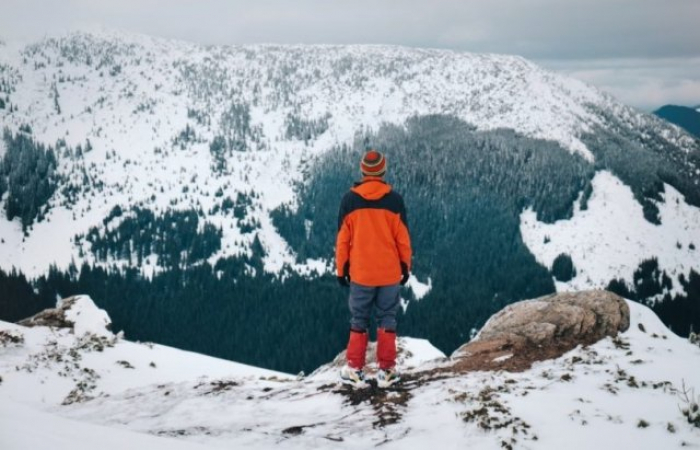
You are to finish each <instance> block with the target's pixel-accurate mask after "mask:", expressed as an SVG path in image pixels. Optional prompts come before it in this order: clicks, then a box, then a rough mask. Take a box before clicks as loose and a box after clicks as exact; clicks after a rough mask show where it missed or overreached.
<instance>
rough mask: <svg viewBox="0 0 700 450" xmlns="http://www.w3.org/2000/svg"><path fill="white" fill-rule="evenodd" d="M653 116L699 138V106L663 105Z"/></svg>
mask: <svg viewBox="0 0 700 450" xmlns="http://www.w3.org/2000/svg"><path fill="white" fill-rule="evenodd" d="M654 114H656V115H657V116H659V117H661V118H662V119H665V120H667V121H669V122H671V123H672V124H674V125H677V126H679V127H681V128H683V129H684V130H686V131H687V132H688V133H690V134H692V135H693V136H695V137H698V138H700V106H695V107H689V106H679V105H665V106H662V107H661V108H659V109H657V110H656V111H654Z"/></svg>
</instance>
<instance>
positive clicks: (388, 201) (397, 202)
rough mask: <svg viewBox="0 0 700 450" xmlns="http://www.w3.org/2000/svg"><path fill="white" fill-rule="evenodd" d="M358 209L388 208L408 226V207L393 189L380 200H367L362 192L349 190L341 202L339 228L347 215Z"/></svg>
mask: <svg viewBox="0 0 700 450" xmlns="http://www.w3.org/2000/svg"><path fill="white" fill-rule="evenodd" d="M358 209H386V210H387V211H391V212H393V213H395V214H399V215H400V216H401V221H402V222H403V223H404V225H406V228H408V221H407V220H406V208H405V206H404V203H403V198H402V197H401V195H400V194H399V193H397V192H394V191H391V192H389V193H388V194H386V195H385V196H384V197H382V198H380V199H378V200H367V199H365V198H364V197H362V196H361V195H360V194H357V193H355V192H353V191H349V192H348V193H346V194H345V196H344V197H343V200H342V201H341V202H340V211H339V213H338V230H340V227H341V226H342V225H343V220H345V217H346V216H347V215H348V214H350V213H352V212H353V211H356V210H358Z"/></svg>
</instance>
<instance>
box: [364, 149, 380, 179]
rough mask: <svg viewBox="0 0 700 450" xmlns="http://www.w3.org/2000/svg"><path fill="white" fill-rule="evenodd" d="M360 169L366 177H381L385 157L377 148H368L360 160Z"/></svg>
mask: <svg viewBox="0 0 700 450" xmlns="http://www.w3.org/2000/svg"><path fill="white" fill-rule="evenodd" d="M360 171H362V175H364V176H366V177H382V176H384V174H385V173H386V158H385V157H384V155H383V154H382V153H380V152H378V151H377V150H374V149H371V150H368V151H367V152H366V153H365V155H364V156H363V157H362V161H360Z"/></svg>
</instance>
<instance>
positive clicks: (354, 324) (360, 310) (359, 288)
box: [348, 282, 401, 331]
mask: <svg viewBox="0 0 700 450" xmlns="http://www.w3.org/2000/svg"><path fill="white" fill-rule="evenodd" d="M400 290H401V285H399V284H393V285H391V286H379V287H372V286H363V285H361V284H357V283H354V282H351V283H350V298H349V299H348V304H349V305H350V313H351V314H352V318H351V319H350V328H351V329H353V330H357V331H367V329H368V328H369V318H370V315H371V314H372V307H373V306H374V307H376V311H377V312H376V315H375V318H376V320H377V326H378V327H379V328H384V329H386V330H392V331H396V313H397V311H398V310H399V306H400V304H401V303H400V301H399V299H400V296H399V292H400Z"/></svg>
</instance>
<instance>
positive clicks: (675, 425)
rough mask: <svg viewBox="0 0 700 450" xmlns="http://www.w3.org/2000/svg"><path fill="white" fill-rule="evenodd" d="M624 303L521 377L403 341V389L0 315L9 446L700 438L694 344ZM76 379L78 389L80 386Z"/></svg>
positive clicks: (687, 442) (638, 442) (657, 443)
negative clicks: (688, 412)
mask: <svg viewBox="0 0 700 450" xmlns="http://www.w3.org/2000/svg"><path fill="white" fill-rule="evenodd" d="M88 306H89V305H88ZM88 306H83V308H88ZM629 306H630V309H631V326H630V328H629V330H628V331H627V332H625V333H622V334H621V335H620V336H619V337H618V338H615V339H611V338H606V339H604V340H602V341H600V342H598V343H597V344H595V345H592V346H590V347H586V348H581V347H578V348H576V349H574V350H572V351H571V352H569V353H567V354H565V355H564V356H562V357H561V358H559V359H556V360H551V361H544V362H540V363H536V364H535V365H534V366H533V367H532V368H531V369H530V370H527V371H525V372H522V373H509V372H502V371H495V372H471V373H461V374H454V373H453V374H449V373H448V374H444V373H441V375H440V376H436V375H435V373H434V372H432V373H431V372H430V369H433V368H436V367H444V366H445V365H446V364H449V361H445V360H444V359H443V358H439V359H436V360H432V361H426V359H431V358H432V357H434V356H439V355H437V354H435V353H434V352H433V350H431V346H429V344H427V343H425V342H408V343H407V345H408V347H409V348H410V350H411V352H412V353H414V356H415V357H416V358H418V359H419V360H420V361H418V363H417V368H415V369H410V370H409V369H408V364H407V363H405V365H404V366H402V368H404V369H405V377H406V383H405V384H404V386H403V387H402V388H399V389H396V390H393V391H384V392H381V391H377V392H370V393H369V395H367V396H362V395H360V394H362V391H352V390H347V389H344V388H341V387H338V386H337V385H336V383H333V382H332V381H330V380H329V379H328V378H327V377H325V376H321V377H318V378H316V377H313V376H312V377H306V378H300V379H298V378H295V377H291V376H288V375H284V374H278V373H272V372H270V371H265V370H260V369H256V368H252V367H247V366H243V365H240V364H235V363H231V362H226V361H220V360H216V359H213V358H208V357H205V356H201V355H196V354H192V353H188V352H183V351H179V350H174V349H169V348H167V347H162V346H151V345H147V344H136V343H130V342H126V341H124V340H121V339H118V338H116V337H114V336H112V337H109V338H105V339H104V340H99V339H98V340H95V339H97V338H96V337H94V335H92V336H93V337H92V338H91V337H89V336H91V335H88V337H86V336H82V337H81V336H79V335H75V334H72V333H71V332H70V331H69V330H67V329H63V330H57V329H48V328H43V327H37V328H24V327H21V326H18V325H13V324H8V323H0V332H2V333H4V336H5V340H4V341H3V342H4V344H2V346H0V376H1V377H2V382H1V383H0V444H1V445H0V446H1V447H2V448H3V450H16V449H22V450H24V449H27V448H44V447H45V448H52V449H55V450H83V449H86V450H87V449H93V448H107V449H110V448H150V449H160V448H163V449H166V448H167V449H180V448H183V449H190V448H192V449H194V448H252V449H270V448H278V447H279V448H298V449H308V448H328V449H330V448H333V449H339V448H347V449H365V448H369V447H374V446H378V445H381V446H382V447H386V448H389V449H392V448H397V449H423V448H426V447H433V446H439V447H440V448H447V449H452V448H454V449H457V448H460V449H462V448H479V449H501V448H524V449H561V448H567V449H590V448H622V447H625V448H637V449H661V448H663V449H666V448H677V447H684V448H698V447H700V428H698V427H694V426H693V425H691V424H689V423H688V422H687V421H686V419H685V417H684V416H683V414H682V412H681V409H682V408H683V407H684V400H683V394H682V390H683V387H684V386H685V389H686V391H687V392H688V393H689V394H690V395H691V396H692V395H693V393H691V392H690V391H692V390H695V391H694V393H695V394H694V395H695V396H696V397H697V395H698V393H699V392H700V391H698V389H700V379H699V378H698V376H697V374H698V368H699V367H700V348H699V347H697V346H694V345H691V344H690V343H688V341H687V340H684V339H682V338H679V337H678V336H676V335H674V334H673V333H671V332H670V331H669V330H668V329H666V328H665V327H664V325H663V324H662V323H661V322H660V321H659V319H658V318H657V317H656V316H655V315H654V313H653V312H651V311H650V310H649V309H648V308H646V307H644V306H641V305H639V304H636V303H632V302H629ZM88 309H89V308H88ZM81 316H83V317H89V316H90V314H81ZM9 335H12V336H15V340H20V339H19V337H20V336H21V337H23V342H15V343H12V342H11V340H10V339H7V336H9ZM98 342H102V343H103V344H104V345H103V346H102V350H101V351H100V350H99V348H98V347H97V346H96V343H98ZM151 362H154V365H155V367H153V366H152V365H151V364H150V363H151ZM81 382H82V383H81ZM91 385H92V386H94V387H93V388H90V386H91ZM81 386H82V387H81ZM75 389H79V390H80V389H82V390H83V391H84V394H85V395H83V396H82V397H81V396H76V395H72V396H71V395H70V392H71V391H74V390H75ZM174 438H177V439H174Z"/></svg>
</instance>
